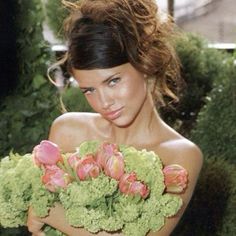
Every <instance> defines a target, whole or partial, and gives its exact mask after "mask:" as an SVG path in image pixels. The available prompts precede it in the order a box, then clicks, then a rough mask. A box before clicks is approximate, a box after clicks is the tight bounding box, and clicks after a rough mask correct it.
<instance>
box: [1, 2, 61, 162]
mask: <svg viewBox="0 0 236 236" xmlns="http://www.w3.org/2000/svg"><path fill="white" fill-rule="evenodd" d="M15 8H16V12H17V14H16V16H15V24H16V26H17V27H16V28H17V33H16V35H17V48H18V51H17V55H16V56H17V61H18V65H9V66H17V67H18V68H19V69H18V71H19V74H18V81H19V82H18V85H17V87H16V88H15V90H14V92H12V94H10V95H9V96H8V97H5V98H4V100H3V102H2V103H1V104H0V116H1V120H0V130H1V132H0V143H1V145H0V156H1V157H3V156H5V155H7V154H8V153H9V151H10V150H11V149H14V150H15V151H17V152H20V153H26V152H30V151H32V147H33V146H34V145H35V144H37V143H38V142H39V140H41V139H45V138H46V137H47V133H48V130H49V126H50V124H51V122H52V120H53V119H54V118H55V117H56V116H58V115H59V109H58V108H57V106H58V105H57V104H58V101H57V99H56V98H55V96H53V94H55V95H56V89H55V88H54V87H53V86H49V82H48V81H47V79H46V77H45V74H46V71H47V66H48V64H49V59H50V56H51V55H50V52H49V50H48V49H49V47H48V45H47V43H46V42H45V41H44V39H43V35H42V21H43V14H42V6H41V1H39V0H32V1H28V0H18V1H16V2H15Z"/></svg>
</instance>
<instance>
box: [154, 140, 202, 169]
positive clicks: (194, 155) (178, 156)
mask: <svg viewBox="0 0 236 236" xmlns="http://www.w3.org/2000/svg"><path fill="white" fill-rule="evenodd" d="M158 149H159V152H160V154H162V155H161V156H163V158H164V161H165V162H166V164H171V162H173V161H175V162H176V161H177V162H179V163H185V162H186V163H187V162H194V163H196V162H197V163H199V164H201V163H202V159H203V157H202V152H201V150H200V149H199V147H198V146H197V145H196V144H194V143H193V142H191V141H190V140H188V139H186V138H183V137H176V138H173V139H170V140H167V141H165V142H163V143H161V144H160V145H159V148H158Z"/></svg>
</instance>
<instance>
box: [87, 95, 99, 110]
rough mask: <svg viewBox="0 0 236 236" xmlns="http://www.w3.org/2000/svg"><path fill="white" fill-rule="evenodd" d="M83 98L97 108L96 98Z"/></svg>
mask: <svg viewBox="0 0 236 236" xmlns="http://www.w3.org/2000/svg"><path fill="white" fill-rule="evenodd" d="M85 99H86V100H87V102H88V104H89V105H90V106H91V107H92V108H93V109H94V110H95V111H96V110H97V106H98V104H97V99H95V98H94V97H93V96H85Z"/></svg>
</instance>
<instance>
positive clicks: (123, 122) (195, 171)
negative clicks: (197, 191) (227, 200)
mask: <svg viewBox="0 0 236 236" xmlns="http://www.w3.org/2000/svg"><path fill="white" fill-rule="evenodd" d="M73 76H74V78H75V79H76V80H77V81H78V82H79V85H80V88H81V90H82V91H83V92H84V93H85V96H86V98H87V100H88V102H89V104H90V105H91V106H92V108H93V109H94V110H95V111H96V112H97V113H75V112H74V113H66V114H64V115H62V116H60V117H59V118H57V119H56V120H55V121H54V123H53V125H52V127H51V130H50V135H49V139H50V140H51V141H53V142H55V143H56V144H58V145H59V147H60V148H61V150H63V151H64V152H73V151H75V148H76V147H77V146H79V145H80V143H81V142H83V141H84V140H89V139H90V140H91V139H97V140H101V141H104V140H107V141H110V142H114V143H117V144H128V145H133V146H134V147H136V148H146V149H147V150H152V151H154V152H156V154H157V155H159V156H160V158H161V159H162V161H163V164H164V165H169V164H179V165H182V166H183V167H184V168H186V169H187V171H188V174H189V176H188V180H189V181H188V187H187V189H186V190H185V192H184V193H182V194H180V196H181V197H182V199H183V201H184V205H183V207H182V208H181V210H180V211H179V212H178V214H177V215H176V216H174V217H171V218H168V219H166V223H165V225H164V226H163V228H162V229H161V230H160V231H158V232H151V233H149V234H148V236H167V235H170V233H171V232H172V231H173V229H174V228H175V226H176V224H177V223H178V221H179V219H180V218H181V216H182V214H183V212H184V210H185V209H186V206H187V205H188V203H189V200H190V199H191V196H192V193H193V191H194V187H195V185H196V181H197V178H198V175H199V172H200V169H201V166H202V153H201V151H200V150H199V148H198V147H197V146H196V145H195V144H194V143H192V142H191V141H189V140H187V139H186V138H184V137H183V136H181V135H180V134H178V133H177V132H176V131H174V130H173V129H172V128H171V127H169V126H168V125H167V124H166V123H165V122H164V121H163V120H162V119H161V118H160V116H159V114H158V112H157V111H156V109H155V106H154V103H153V99H152V96H151V94H150V92H149V86H148V83H147V79H146V78H145V76H144V75H143V74H142V73H140V72H139V71H137V70H136V69H135V68H134V67H133V66H132V65H131V64H130V63H127V64H123V65H120V66H117V67H113V68H109V69H94V70H73ZM44 223H46V224H49V225H51V226H53V227H55V228H57V229H59V230H61V231H62V232H64V233H66V234H67V235H70V236H77V235H79V236H92V235H94V234H91V233H89V232H87V231H86V230H84V229H81V228H74V227H71V226H69V225H68V223H66V220H65V212H64V209H63V208H62V207H61V206H60V205H59V204H58V205H56V206H55V207H54V208H52V209H51V210H50V212H49V216H48V217H46V218H38V217H36V216H35V215H34V212H33V209H30V210H29V217H28V223H27V225H28V228H29V230H30V231H31V232H32V233H33V235H35V236H38V235H42V232H41V231H40V229H41V227H42V226H43V224H44ZM96 235H98V236H107V235H114V236H118V235H122V234H121V233H113V234H111V233H107V232H99V233H98V234H96Z"/></svg>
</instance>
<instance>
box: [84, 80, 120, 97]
mask: <svg viewBox="0 0 236 236" xmlns="http://www.w3.org/2000/svg"><path fill="white" fill-rule="evenodd" d="M119 81H120V77H117V78H113V79H111V80H109V81H108V86H109V87H113V86H115V85H116V84H117V83H118V82H119ZM113 83H114V84H113ZM94 90H95V89H94V88H88V89H85V90H82V93H83V94H87V95H89V94H91V93H92V92H94Z"/></svg>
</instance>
